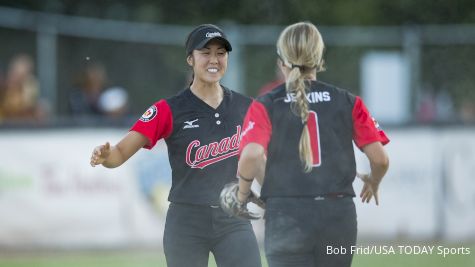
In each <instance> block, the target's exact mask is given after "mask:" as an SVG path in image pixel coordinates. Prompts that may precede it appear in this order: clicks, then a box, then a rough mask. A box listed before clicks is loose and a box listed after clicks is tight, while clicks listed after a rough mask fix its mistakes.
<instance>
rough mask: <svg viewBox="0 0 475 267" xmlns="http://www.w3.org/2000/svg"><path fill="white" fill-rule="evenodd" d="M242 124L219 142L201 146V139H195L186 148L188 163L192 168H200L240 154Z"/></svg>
mask: <svg viewBox="0 0 475 267" xmlns="http://www.w3.org/2000/svg"><path fill="white" fill-rule="evenodd" d="M240 135H241V126H239V125H238V126H236V133H235V134H234V135H233V136H231V137H225V138H223V139H222V140H221V141H219V142H212V143H210V144H208V145H203V146H201V143H200V141H199V140H193V141H191V143H190V144H189V145H188V148H187V149H186V164H187V165H188V166H190V167H191V168H200V169H203V168H204V167H206V166H208V165H211V164H214V163H216V162H218V161H221V160H224V159H227V158H230V157H232V156H235V155H237V154H238V152H239V151H238V148H239V142H240Z"/></svg>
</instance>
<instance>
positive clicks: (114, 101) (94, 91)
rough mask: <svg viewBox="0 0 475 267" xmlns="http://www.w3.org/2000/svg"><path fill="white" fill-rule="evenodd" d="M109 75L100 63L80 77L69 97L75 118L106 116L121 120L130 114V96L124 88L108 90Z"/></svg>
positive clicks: (91, 66) (93, 65) (92, 65)
mask: <svg viewBox="0 0 475 267" xmlns="http://www.w3.org/2000/svg"><path fill="white" fill-rule="evenodd" d="M106 84H107V73H106V69H105V68H104V66H103V65H102V64H100V63H97V62H96V63H90V64H88V65H86V67H85V69H84V70H83V71H82V72H81V74H80V75H79V79H78V81H77V83H76V88H74V89H73V90H72V91H71V93H70V95H69V107H70V109H71V113H72V115H73V116H75V117H88V116H104V117H107V118H110V119H120V118H122V117H123V116H124V115H126V114H127V112H128V107H129V105H128V102H129V96H128V94H127V91H126V90H125V89H124V88H122V87H117V86H116V87H110V88H106Z"/></svg>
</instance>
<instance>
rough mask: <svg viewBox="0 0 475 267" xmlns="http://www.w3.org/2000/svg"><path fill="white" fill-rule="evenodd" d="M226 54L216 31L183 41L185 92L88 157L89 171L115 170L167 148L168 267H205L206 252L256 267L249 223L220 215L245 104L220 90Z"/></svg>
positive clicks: (224, 262)
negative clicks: (143, 152)
mask: <svg viewBox="0 0 475 267" xmlns="http://www.w3.org/2000/svg"><path fill="white" fill-rule="evenodd" d="M231 50H232V47H231V44H230V43H229V41H228V40H227V39H226V36H225V34H224V32H223V31H222V30H221V29H220V28H218V27H216V26H215V25H211V24H204V25H200V26H198V27H197V28H195V29H194V30H193V31H192V32H191V33H190V34H189V35H188V38H187V41H186V53H187V59H186V60H187V63H188V64H189V65H190V66H191V67H192V68H193V81H192V83H191V85H190V87H189V88H186V89H185V90H183V91H181V92H179V93H178V94H177V95H175V96H172V97H169V98H166V99H162V100H160V101H158V102H156V103H155V104H154V105H152V106H151V107H150V108H149V109H148V110H147V111H146V112H145V113H144V114H143V115H142V117H141V118H140V119H139V120H138V121H137V122H136V123H135V124H134V126H133V127H132V128H131V130H130V132H129V133H128V134H127V135H126V136H125V137H124V138H123V139H122V140H121V141H120V142H119V143H118V144H117V145H115V146H113V147H111V146H110V145H109V143H106V144H105V145H102V146H98V147H96V148H95V149H94V151H93V155H92V158H91V165H92V166H95V165H98V164H102V165H103V166H105V167H109V168H113V167H117V166H119V165H121V164H122V163H124V162H125V161H126V160H127V159H128V158H130V157H131V156H132V155H133V154H135V153H136V152H137V151H138V150H139V149H140V148H141V147H145V148H147V149H151V148H152V147H153V146H154V145H155V144H156V142H157V141H158V140H160V139H162V138H163V139H164V140H165V142H166V144H167V147H168V156H169V161H170V165H171V167H172V186H171V189H170V194H169V197H168V200H169V201H170V202H171V203H170V206H169V209H168V212H167V219H166V225H165V233H164V238H163V246H164V251H165V256H166V260H167V265H168V266H169V267H189V266H198V267H200V266H208V258H209V253H210V252H212V253H213V254H214V257H215V260H216V263H217V264H218V266H223V267H228V266H246V267H253V266H261V262H260V255H259V249H258V245H257V240H256V237H255V235H254V232H253V229H252V227H251V224H250V222H249V221H246V220H240V219H236V218H234V217H230V216H229V215H227V214H225V213H224V212H223V210H222V209H221V208H219V193H220V191H221V189H222V188H223V187H224V185H225V184H227V183H229V182H231V181H232V180H233V179H234V178H233V177H235V173H236V168H237V153H238V148H239V143H240V135H241V132H242V128H241V125H242V122H243V118H244V115H245V113H246V111H247V108H248V107H249V105H250V103H251V99H250V98H248V97H245V96H243V95H240V94H238V93H236V92H233V91H231V90H229V89H227V88H225V87H224V86H221V85H220V83H219V81H220V80H221V78H222V77H223V75H224V74H225V72H226V68H227V60H228V52H229V51H231ZM243 255H245V257H243Z"/></svg>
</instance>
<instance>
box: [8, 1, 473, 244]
mask: <svg viewBox="0 0 475 267" xmlns="http://www.w3.org/2000/svg"><path fill="white" fill-rule="evenodd" d="M176 16H179V14H176ZM206 22H209V21H206ZM218 24H219V25H220V26H222V27H223V28H224V30H225V32H226V33H227V34H228V36H229V39H230V40H231V43H232V44H233V51H232V52H231V53H230V59H229V64H230V65H229V69H228V73H227V74H226V77H225V79H224V80H223V84H224V85H225V86H228V87H230V88H231V89H234V90H237V91H240V92H242V93H244V94H246V95H249V96H256V95H258V94H259V92H260V90H261V89H262V88H263V86H265V85H266V84H267V83H269V82H271V81H274V80H275V79H278V77H277V74H276V67H275V66H276V65H275V64H276V52H275V51H276V49H275V42H276V40H277V37H278V34H279V32H280V31H281V30H282V29H283V27H284V26H283V25H277V24H276V25H268V24H266V25H263V24H246V25H244V24H238V23H234V22H231V21H228V20H221V23H218ZM317 26H319V29H320V30H321V32H322V35H323V38H324V41H325V43H326V52H325V61H326V68H327V71H326V72H323V73H321V74H320V76H319V79H321V80H324V81H326V82H329V83H332V84H335V85H337V86H339V87H342V88H345V89H348V90H350V91H351V92H353V93H355V94H358V95H362V96H363V99H365V102H366V103H367V104H368V106H369V108H370V110H371V111H372V113H373V115H375V117H376V118H377V119H379V121H380V123H381V125H382V126H383V128H384V129H385V130H386V131H387V132H388V135H389V136H390V138H391V139H392V143H390V145H389V146H388V151H389V155H390V158H391V169H390V172H389V173H388V177H387V178H386V180H385V181H384V183H383V185H382V189H381V190H382V193H381V195H382V196H381V197H382V206H381V207H378V208H375V207H368V206H364V205H361V204H358V211H359V221H360V223H359V229H360V233H361V235H360V238H361V239H369V240H375V239H381V240H393V241H394V240H400V239H404V240H418V241H421V240H423V241H425V240H445V241H452V242H454V241H457V240H458V241H460V240H463V242H473V240H475V226H474V225H475V217H474V216H475V213H474V212H473V211H474V210H475V180H474V179H473V174H474V173H475V169H474V166H475V165H474V162H475V161H474V160H475V144H474V138H473V137H474V136H475V128H474V123H475V75H473V74H474V73H475V63H474V62H475V61H474V59H475V25H473V24H445V25H415V24H408V25H402V26H366V27H363V26H325V25H322V26H320V25H318V23H317ZM192 27H193V26H189V25H172V24H157V23H143V22H131V21H125V20H122V21H121V20H111V19H99V18H92V17H79V16H72V15H64V14H53V13H42V12H37V11H32V10H25V9H15V8H10V7H2V6H0V40H1V42H0V84H6V85H8V84H9V82H8V81H9V80H10V78H9V76H11V74H10V73H12V69H15V68H14V67H12V66H13V65H14V64H13V62H16V61H15V60H16V59H18V58H20V59H21V60H19V62H23V63H24V62H29V63H28V64H29V65H28V64H24V65H23V66H27V67H23V69H29V71H30V74H29V75H30V78H34V79H33V80H32V79H30V80H29V81H30V83H29V85H30V88H33V89H29V90H30V94H29V97H30V98H31V99H30V100H28V101H23V102H22V101H20V100H18V101H19V102H14V101H13V103H14V104H11V106H12V109H13V110H20V107H29V109H28V110H24V111H20V112H19V113H17V114H14V113H12V112H11V111H9V110H8V109H7V108H5V107H6V106H8V105H5V106H4V108H3V110H0V218H1V219H0V246H7V247H10V246H11V247H42V246H46V247H63V246H66V247H72V248H74V247H82V248H83V247H97V246H99V247H116V246H119V247H120V246H130V245H133V246H134V245H150V244H152V245H160V244H161V234H162V227H163V219H164V217H163V216H164V212H165V211H166V208H167V202H166V196H167V193H168V192H167V190H168V187H169V184H170V173H169V167H168V162H167V158H166V149H165V147H164V146H163V144H161V145H159V146H158V148H157V149H155V150H154V151H152V152H141V153H139V155H138V156H137V157H135V158H134V159H133V160H132V161H131V162H130V163H127V164H126V165H125V166H124V167H123V168H119V169H118V170H104V169H103V168H101V167H98V168H95V169H92V168H90V167H89V166H88V164H87V163H88V159H89V153H90V150H92V148H93V147H94V146H95V145H98V144H100V143H102V142H104V141H106V140H109V141H112V143H114V142H115V141H118V140H119V138H120V137H121V136H122V135H123V134H124V133H126V131H127V127H129V126H130V125H131V123H132V122H133V121H134V120H135V119H136V118H138V117H139V116H140V114H141V113H142V112H143V111H144V110H146V108H147V107H148V106H150V105H151V104H152V103H153V102H155V101H156V100H158V99H160V98H163V97H166V96H170V95H173V94H175V93H176V92H178V91H179V90H181V89H183V88H185V87H186V86H187V85H188V82H189V76H190V73H189V69H188V67H187V65H186V62H185V52H184V48H183V46H184V41H185V37H186V35H187V33H188V32H189V31H190V30H191V29H192ZM25 58H26V59H25ZM28 66H29V67H28ZM18 68H20V67H18ZM33 68H34V69H33ZM20 69H21V68H20ZM24 72H26V71H24ZM20 76H21V75H20ZM88 79H90V80H91V81H89V80H88ZM13 80H14V79H13ZM35 80H36V82H33V81H35ZM89 85H91V86H90V87H91V88H93V89H91V91H93V90H94V89H95V90H97V92H96V94H95V97H96V98H97V99H98V100H97V106H95V107H93V108H90V109H88V110H86V111H85V110H84V109H81V108H84V107H82V106H79V107H75V106H74V105H75V103H78V102H77V101H75V100H77V99H83V98H81V97H82V96H78V95H76V93H77V91H78V88H79V87H81V86H89ZM7 87H8V86H5V88H7ZM2 90H3V91H0V97H1V98H0V100H2V99H3V100H5V99H7V95H8V94H9V93H8V92H9V91H8V90H7V89H2ZM12 98H13V99H16V98H15V97H12ZM3 100H2V101H3ZM31 102H35V103H33V104H32V103H31ZM79 102H80V101H79ZM15 103H17V104H15ZM18 103H20V104H18ZM22 103H24V104H22ZM25 103H26V104H25ZM27 104H28V105H31V106H28V105H27ZM96 109H97V110H96ZM95 126H102V127H103V128H104V129H97V128H94V127H95ZM110 126H114V127H118V128H110ZM357 156H358V167H359V168H360V169H365V166H366V165H365V164H366V162H365V159H364V157H362V156H361V155H359V154H358V153H357ZM355 186H356V188H358V187H359V186H360V185H359V184H358V182H356V183H355ZM255 227H256V229H257V232H258V235H260V238H262V225H261V224H260V223H257V224H256V225H255Z"/></svg>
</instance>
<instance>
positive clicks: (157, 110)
mask: <svg viewBox="0 0 475 267" xmlns="http://www.w3.org/2000/svg"><path fill="white" fill-rule="evenodd" d="M130 130H131V131H136V132H138V133H141V134H143V135H144V136H145V137H147V139H148V143H147V144H146V145H145V146H144V148H147V149H151V148H152V147H154V146H155V144H156V143H157V141H158V140H160V139H162V138H167V137H169V136H170V135H171V133H172V131H173V116H172V111H171V109H170V106H169V105H168V103H167V101H166V100H160V101H158V102H157V103H155V104H154V105H152V106H151V107H149V108H148V109H147V110H146V111H145V113H144V114H143V115H142V117H140V119H138V120H137V122H136V123H135V124H134V125H133V126H132V128H130Z"/></svg>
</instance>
